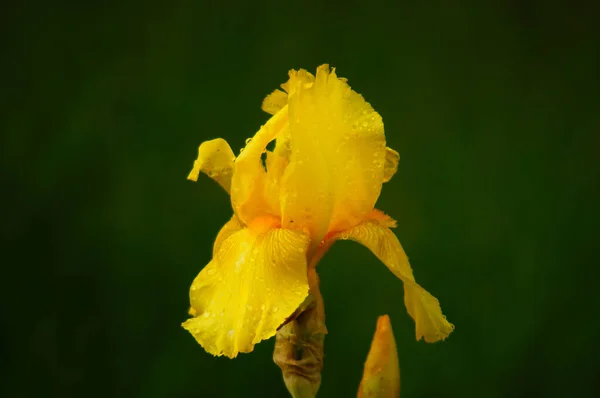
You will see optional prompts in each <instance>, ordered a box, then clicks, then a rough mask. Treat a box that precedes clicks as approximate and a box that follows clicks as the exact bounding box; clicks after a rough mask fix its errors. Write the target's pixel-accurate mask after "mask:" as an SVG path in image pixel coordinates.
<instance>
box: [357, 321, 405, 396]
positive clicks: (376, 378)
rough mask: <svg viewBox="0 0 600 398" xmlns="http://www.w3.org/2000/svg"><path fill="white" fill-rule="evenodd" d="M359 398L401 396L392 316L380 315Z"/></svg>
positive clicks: (359, 390)
mask: <svg viewBox="0 0 600 398" xmlns="http://www.w3.org/2000/svg"><path fill="white" fill-rule="evenodd" d="M357 396H358V398H397V397H399V396H400V366H399V364H398V350H397V348H396V340H395V339H394V332H393V330H392V324H391V323H390V317H389V316H387V315H383V316H380V317H379V319H378V320H377V329H376V330H375V336H374V337H373V342H372V343H371V349H370V350H369V355H368V356H367V361H366V362H365V370H364V373H363V377H362V380H361V382H360V386H359V387H358V395H357Z"/></svg>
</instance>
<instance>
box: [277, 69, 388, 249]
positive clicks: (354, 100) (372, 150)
mask: <svg viewBox="0 0 600 398" xmlns="http://www.w3.org/2000/svg"><path fill="white" fill-rule="evenodd" d="M298 73H300V72H298ZM303 76H304V75H303ZM286 87H287V88H286V89H287V91H288V92H289V93H290V95H289V99H288V108H289V111H288V112H289V126H290V147H291V155H290V160H289V165H288V166H287V168H286V170H285V172H284V175H283V178H282V182H281V215H282V223H283V224H282V225H283V226H284V227H286V228H295V227H301V228H306V229H308V230H309V231H310V234H311V237H312V239H313V243H314V244H318V243H319V242H320V240H321V239H322V238H323V237H324V236H325V234H326V233H327V231H332V230H344V229H348V228H351V227H353V226H354V225H357V224H358V223H359V222H360V221H361V220H362V219H363V218H364V217H365V216H366V215H367V214H368V213H369V212H370V211H371V210H372V209H373V206H374V205H375V202H376V201H377V198H378V197H379V193H380V191H381V185H382V183H383V173H384V163H385V158H386V155H385V137H384V132H383V122H382V120H381V117H380V116H379V114H378V113H377V112H375V111H374V110H373V108H372V107H371V105H369V104H368V103H367V102H365V100H364V99H363V97H362V96H361V95H359V94H357V93H356V92H354V91H352V90H351V89H350V87H349V86H348V84H346V82H345V81H344V80H343V79H339V78H338V77H337V75H336V74H335V71H330V70H329V67H328V66H327V65H323V66H321V67H319V68H318V69H317V75H316V78H315V81H314V83H310V84H308V83H306V82H305V81H304V80H302V79H296V78H293V75H290V81H289V82H288V83H287V86H286Z"/></svg>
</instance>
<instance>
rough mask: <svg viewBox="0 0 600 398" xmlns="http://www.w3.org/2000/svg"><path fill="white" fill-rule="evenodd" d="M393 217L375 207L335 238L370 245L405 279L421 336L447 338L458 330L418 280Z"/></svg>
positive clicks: (410, 309) (432, 339) (408, 302)
mask: <svg viewBox="0 0 600 398" xmlns="http://www.w3.org/2000/svg"><path fill="white" fill-rule="evenodd" d="M390 220H391V219H390V218H389V217H387V216H384V215H382V213H380V212H377V211H375V212H374V216H373V217H370V218H369V219H367V221H365V222H363V223H361V224H359V225H357V226H355V227H354V228H352V229H350V230H348V231H345V232H342V233H340V234H338V235H337V236H336V237H335V238H337V239H350V240H354V241H356V242H358V243H361V244H362V245H364V246H366V247H367V248H368V249H369V250H371V251H372V252H373V254H375V256H377V258H379V260H381V262H383V263H384V264H385V265H386V266H387V267H388V268H389V269H390V271H392V272H393V273H394V275H396V276H397V277H398V278H400V279H401V280H402V282H404V304H405V305H406V309H407V311H408V313H409V315H410V316H411V317H412V318H413V319H414V321H415V329H416V337H417V340H420V339H421V338H424V339H425V341H426V342H428V343H431V342H435V341H439V340H443V339H445V338H446V337H448V335H450V333H451V332H452V331H453V330H454V325H452V324H451V323H449V322H448V321H447V320H446V317H445V316H444V315H443V314H442V310H441V308H440V303H439V301H438V299H436V298H435V297H433V296H432V295H431V294H430V293H429V292H427V291H426V290H425V289H423V288H422V287H421V286H420V285H419V284H418V283H417V282H416V281H415V278H414V276H413V272H412V269H411V267H410V263H409V262H408V257H407V256H406V254H405V253H404V249H403V248H402V245H401V244H400V242H399V241H398V238H396V235H394V233H393V232H392V231H391V230H390V229H389V226H392V225H393V224H394V223H393V220H392V221H390Z"/></svg>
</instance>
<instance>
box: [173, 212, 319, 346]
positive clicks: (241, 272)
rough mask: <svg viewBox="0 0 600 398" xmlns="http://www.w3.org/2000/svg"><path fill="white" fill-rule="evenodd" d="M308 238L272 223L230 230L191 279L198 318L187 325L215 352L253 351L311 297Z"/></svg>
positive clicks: (185, 323) (197, 338)
mask: <svg viewBox="0 0 600 398" xmlns="http://www.w3.org/2000/svg"><path fill="white" fill-rule="evenodd" d="M229 232H231V231H229ZM308 243H309V238H308V236H306V235H305V234H303V233H301V232H298V231H290V230H285V229H281V228H272V227H270V226H269V223H268V222H263V223H256V222H254V223H253V225H252V226H251V227H247V228H242V229H240V230H238V231H236V232H233V233H231V234H229V236H227V237H225V238H224V239H223V241H222V242H221V243H220V245H218V247H217V248H216V252H215V254H214V257H213V259H212V261H211V262H210V263H209V264H208V265H207V266H206V267H205V268H204V269H203V270H202V271H201V272H200V274H199V275H198V276H197V277H196V279H195V280H194V282H193V284H192V287H191V289H190V301H191V304H192V309H193V311H192V312H191V313H192V314H194V315H195V317H194V318H191V319H189V320H187V321H186V322H184V323H183V327H184V328H185V329H187V330H188V331H189V332H190V333H192V335H193V336H194V337H195V338H196V340H197V341H198V343H200V345H202V347H204V349H205V350H206V351H208V352H209V353H211V354H213V355H225V356H227V357H230V358H233V357H235V356H236V355H237V354H238V352H250V351H252V350H253V348H254V345H255V344H256V343H258V342H260V341H262V340H265V339H268V338H269V337H272V336H273V335H275V333H276V331H277V328H278V327H279V326H280V325H281V324H282V323H283V322H284V321H285V320H286V319H287V318H288V317H289V316H290V315H291V314H292V313H293V312H294V311H295V310H296V308H298V306H299V305H300V304H301V303H302V302H303V300H304V299H305V298H306V296H307V294H308V281H307V270H306V248H307V246H308Z"/></svg>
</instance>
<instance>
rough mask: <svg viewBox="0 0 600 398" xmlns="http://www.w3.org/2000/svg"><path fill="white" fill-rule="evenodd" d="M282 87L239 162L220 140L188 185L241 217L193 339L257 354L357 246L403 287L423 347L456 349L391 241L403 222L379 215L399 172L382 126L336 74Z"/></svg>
mask: <svg viewBox="0 0 600 398" xmlns="http://www.w3.org/2000/svg"><path fill="white" fill-rule="evenodd" d="M281 87H282V88H283V90H284V91H280V90H275V91H274V92H273V93H271V94H270V95H269V96H267V97H266V98H265V100H264V102H263V105H262V108H263V110H265V111H266V112H268V113H270V114H271V115H273V116H272V117H271V118H270V119H269V121H268V122H267V123H266V124H265V125H264V126H262V127H261V128H260V130H259V131H258V132H257V133H256V135H255V136H254V137H253V138H252V139H250V140H248V141H247V143H246V147H245V148H244V149H243V150H242V152H241V153H240V155H239V156H237V157H236V156H235V155H234V153H233V151H232V150H231V148H230V147H229V145H228V144H227V142H226V141H225V140H223V139H220V138H217V139H215V140H211V141H206V142H204V143H202V145H200V148H199V153H198V159H197V160H196V161H195V163H194V167H193V170H192V171H191V173H190V175H189V176H188V178H189V179H191V180H194V181H196V180H197V178H198V175H199V173H200V172H204V173H206V174H207V175H208V176H210V177H212V178H213V179H214V180H216V181H217V182H218V183H219V184H220V185H221V186H222V187H223V188H224V189H225V190H226V191H227V192H228V193H229V194H230V196H231V204H232V207H233V212H234V215H233V217H232V218H231V220H229V222H227V223H226V224H225V225H224V226H223V228H222V229H221V231H220V232H219V234H218V235H217V238H216V240H215V243H214V247H213V257H212V260H211V261H210V262H209V263H208V265H207V266H206V267H204V269H203V270H202V271H201V272H200V274H199V275H198V276H197V277H196V279H195V280H194V282H193V283H192V286H191V289H190V301H191V309H190V315H192V318H190V319H188V320H187V321H186V322H184V323H183V327H184V328H185V329H187V330H188V331H189V332H190V333H191V334H192V335H193V336H194V337H195V338H196V340H197V341H198V343H200V345H202V347H204V349H205V350H206V351H208V352H209V353H211V354H213V355H225V356H227V357H230V358H233V357H235V356H236V355H237V354H238V353H239V352H250V351H252V350H253V348H254V345H255V344H257V343H258V342H260V341H262V340H265V339H268V338H270V337H272V336H274V335H275V334H276V332H277V329H278V328H279V327H280V326H281V325H282V324H284V322H285V321H286V320H287V319H288V318H289V317H290V316H291V315H292V314H293V313H294V311H296V309H297V308H298V307H299V306H300V305H301V304H302V302H303V301H304V300H305V298H306V297H307V295H308V291H309V284H308V280H307V270H308V269H309V268H310V267H315V266H316V264H317V262H318V261H319V259H320V258H321V257H322V256H323V255H324V254H325V252H326V251H327V249H328V248H329V247H330V246H331V244H332V243H333V242H335V241H336V240H338V239H350V240H354V241H357V242H359V243H362V244H363V245H365V246H366V247H368V248H369V249H370V250H371V251H372V252H373V253H374V254H375V255H376V256H377V257H378V258H379V259H380V260H381V261H382V262H383V263H384V264H385V265H386V266H387V267H388V268H389V269H390V270H391V271H392V272H393V273H394V274H395V275H396V276H397V277H398V278H400V279H401V280H402V281H403V282H404V302H405V305H406V308H407V310H408V313H409V314H410V316H411V317H412V318H413V319H414V321H415V323H416V335H417V340H419V339H421V338H424V339H425V341H427V342H434V341H438V340H441V339H444V338H446V337H447V336H448V335H449V334H450V332H451V331H452V330H453V328H454V326H453V325H452V324H450V323H449V322H448V321H447V320H446V318H445V317H444V315H443V314H442V312H441V309H440V305H439V302H438V300H437V299H436V298H435V297H433V296H432V295H431V294H429V293H428V292H427V291H426V290H425V289H423V288H422V287H421V286H420V285H419V284H417V282H415V279H414V277H413V273H412V270H411V267H410V264H409V262H408V258H407V257H406V254H405V253H404V250H403V249H402V246H401V245H400V242H399V241H398V239H397V238H396V236H395V235H394V234H393V232H392V231H391V230H390V228H392V227H394V226H395V225H396V222H395V221H394V220H392V219H391V218H390V217H388V216H386V215H384V214H383V213H382V212H380V211H378V210H374V205H375V202H376V201H377V198H378V197H379V194H380V192H381V187H382V184H383V183H384V182H387V181H389V180H390V178H391V177H392V175H393V174H394V173H395V172H396V169H397V166H398V161H399V155H398V153H397V152H395V151H394V150H392V149H390V148H386V143H385V136H384V130H383V122H382V120H381V116H380V115H379V114H378V113H377V112H375V111H374V110H373V108H372V107H371V105H369V104H368V103H367V102H365V100H364V98H363V97H362V96H361V95H360V94H358V93H356V92H354V91H353V90H352V89H351V88H350V86H348V84H347V83H346V79H343V78H338V77H337V75H336V73H335V69H333V70H330V68H329V66H328V65H322V66H320V67H319V68H317V73H316V75H314V76H313V75H312V74H310V73H308V72H307V71H306V70H303V69H300V70H298V71H295V70H292V71H290V73H289V80H288V81H287V83H285V84H282V86H281ZM273 140H275V147H274V149H273V150H272V151H270V150H267V145H268V144H269V143H270V142H271V141H273ZM263 155H264V159H263Z"/></svg>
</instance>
